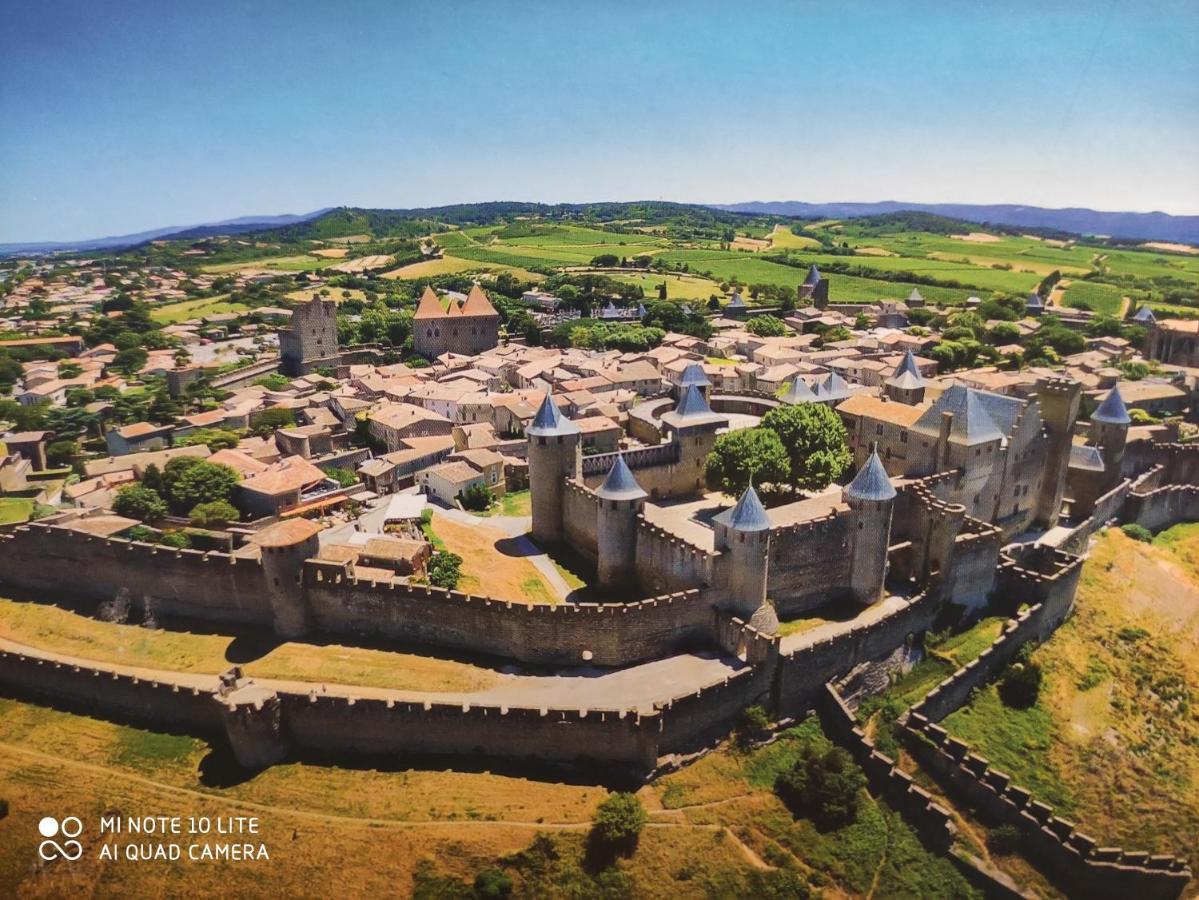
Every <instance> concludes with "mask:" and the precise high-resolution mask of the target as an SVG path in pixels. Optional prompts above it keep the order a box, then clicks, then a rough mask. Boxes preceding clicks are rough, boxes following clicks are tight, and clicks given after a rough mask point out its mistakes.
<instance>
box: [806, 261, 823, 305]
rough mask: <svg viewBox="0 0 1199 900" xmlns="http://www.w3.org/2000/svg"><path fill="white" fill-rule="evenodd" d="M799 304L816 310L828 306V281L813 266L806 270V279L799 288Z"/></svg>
mask: <svg viewBox="0 0 1199 900" xmlns="http://www.w3.org/2000/svg"><path fill="white" fill-rule="evenodd" d="M799 302H800V305H803V304H804V303H807V304H808V305H810V306H814V307H816V308H817V309H824V308H825V307H826V306H828V279H827V278H825V277H824V276H822V275H821V274H820V270H819V269H817V268H816V266H815V264H813V265H812V266H811V267H810V268H809V269H808V277H807V278H805V279H804V280H803V284H801V285H800V286H799Z"/></svg>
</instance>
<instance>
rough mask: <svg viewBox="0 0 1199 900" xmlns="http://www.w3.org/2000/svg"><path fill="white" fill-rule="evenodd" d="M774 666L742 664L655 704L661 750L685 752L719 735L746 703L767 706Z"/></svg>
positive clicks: (697, 747) (726, 729) (722, 733)
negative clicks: (711, 681) (706, 684)
mask: <svg viewBox="0 0 1199 900" xmlns="http://www.w3.org/2000/svg"><path fill="white" fill-rule="evenodd" d="M773 676H774V667H773V666H768V665H762V666H752V667H746V668H744V669H739V670H737V671H735V672H731V673H729V675H728V677H726V678H725V679H724V681H722V682H719V683H718V684H714V685H711V686H709V687H706V688H704V689H703V690H700V691H696V692H695V693H693V694H685V695H683V696H681V697H675V698H674V699H672V700H670V701H668V702H666V703H661V704H655V705H656V706H657V708H658V710H659V712H660V713H661V716H662V744H661V746H660V747H659V752H661V753H688V752H693V751H695V750H698V749H701V748H702V747H703V746H704V745H706V744H709V743H713V742H715V741H717V740H719V739H720V738H723V737H724V736H725V735H726V734H727V733H728V729H729V726H730V724H731V723H733V722H735V721H736V719H737V717H738V716H739V715H740V713H741V711H742V710H743V709H745V708H746V707H747V706H752V705H754V704H755V703H761V704H762V705H763V706H769V705H770V690H771V686H772V684H773V680H774V678H773Z"/></svg>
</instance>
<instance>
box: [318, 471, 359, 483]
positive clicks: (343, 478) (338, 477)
mask: <svg viewBox="0 0 1199 900" xmlns="http://www.w3.org/2000/svg"><path fill="white" fill-rule="evenodd" d="M325 474H326V475H328V476H329V477H330V478H332V479H333V480H334V481H336V482H337V483H338V484H340V485H341V486H342V487H350V486H352V485H355V484H357V483H358V476H357V475H355V474H354V473H353V472H352V471H350V470H349V469H337V468H333V469H326V470H325Z"/></svg>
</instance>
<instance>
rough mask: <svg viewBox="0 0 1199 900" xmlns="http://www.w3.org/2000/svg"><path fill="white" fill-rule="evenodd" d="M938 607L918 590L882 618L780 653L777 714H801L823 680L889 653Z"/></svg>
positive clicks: (928, 623) (925, 627)
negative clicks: (788, 651) (898, 608)
mask: <svg viewBox="0 0 1199 900" xmlns="http://www.w3.org/2000/svg"><path fill="white" fill-rule="evenodd" d="M940 607H941V603H940V601H939V600H938V599H937V598H935V597H933V596H931V595H929V594H919V595H917V596H916V597H913V598H912V599H911V600H910V601H908V604H907V606H906V607H904V608H903V609H900V610H896V611H895V612H893V613H891V614H890V615H888V616H886V617H885V618H882V619H878V620H876V621H874V622H870V623H868V624H865V625H859V626H857V627H855V628H853V629H851V630H850V631H848V632H846V633H844V634H842V635H840V636H839V637H836V638H827V639H825V640H821V641H817V642H815V643H813V644H809V645H808V646H806V647H803V648H800V649H798V650H794V651H791V652H790V653H786V652H784V653H781V654H780V655H779V676H778V683H777V684H776V685H775V703H776V705H777V708H778V711H779V713H780V714H781V715H800V714H802V713H803V712H805V711H806V710H808V709H810V708H812V706H813V704H814V703H815V702H816V701H817V699H818V697H819V694H820V691H821V690H823V688H824V685H825V683H826V682H829V681H832V680H833V679H834V678H839V677H841V676H842V675H844V674H845V673H846V672H848V671H849V670H850V669H852V668H853V667H854V666H857V665H859V664H860V663H864V662H869V661H872V660H876V659H881V658H882V657H884V656H887V655H888V654H889V653H891V652H892V651H893V650H894V649H895V648H896V647H898V646H900V645H902V644H904V643H906V642H907V641H908V640H909V639H911V638H912V637H913V636H914V635H916V634H917V633H919V632H921V631H927V630H928V628H929V626H931V625H932V622H933V620H934V619H935V618H936V615H937V611H938V610H939V609H940Z"/></svg>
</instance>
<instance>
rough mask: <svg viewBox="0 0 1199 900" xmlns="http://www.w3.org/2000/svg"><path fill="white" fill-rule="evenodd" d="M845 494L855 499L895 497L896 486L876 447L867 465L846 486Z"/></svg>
mask: <svg viewBox="0 0 1199 900" xmlns="http://www.w3.org/2000/svg"><path fill="white" fill-rule="evenodd" d="M845 496H846V497H852V498H854V499H855V500H891V499H893V498H894V497H895V488H894V486H893V485H892V484H891V479H890V478H889V477H888V475H887V470H886V469H885V468H883V461H882V460H881V459H879V458H878V448H877V447H876V448H875V449H874V450H873V451H872V452H871V454H870V459H868V460H866V465H864V466H862V470H861V471H860V472H858V474H857V475H855V476H854V479H853V481H851V482H850V483H849V485H848V486H847V487H846V488H845Z"/></svg>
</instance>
